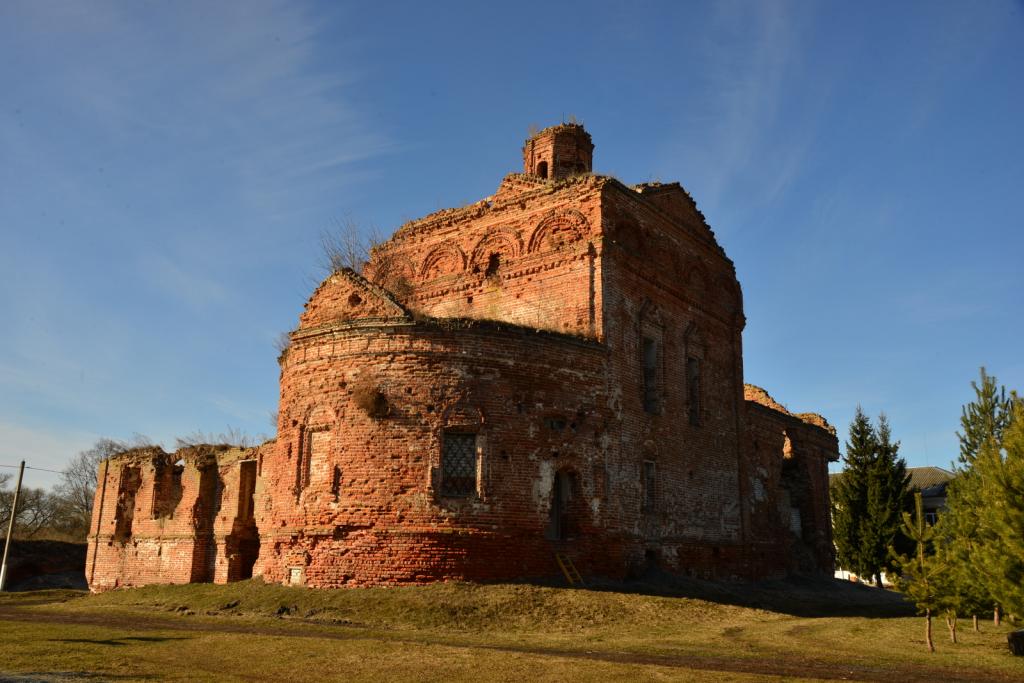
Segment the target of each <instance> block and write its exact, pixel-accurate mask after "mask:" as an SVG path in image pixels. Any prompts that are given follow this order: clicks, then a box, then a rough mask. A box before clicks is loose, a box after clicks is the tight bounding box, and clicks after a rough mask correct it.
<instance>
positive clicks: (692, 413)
mask: <svg viewBox="0 0 1024 683" xmlns="http://www.w3.org/2000/svg"><path fill="white" fill-rule="evenodd" d="M700 383H701V377H700V359H699V358H692V357H691V358H687V359H686V402H687V408H688V410H689V418H690V424H691V425H693V426H694V427H697V426H700V411H701V405H700V394H701V391H700Z"/></svg>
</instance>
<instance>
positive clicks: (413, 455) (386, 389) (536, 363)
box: [257, 321, 624, 586]
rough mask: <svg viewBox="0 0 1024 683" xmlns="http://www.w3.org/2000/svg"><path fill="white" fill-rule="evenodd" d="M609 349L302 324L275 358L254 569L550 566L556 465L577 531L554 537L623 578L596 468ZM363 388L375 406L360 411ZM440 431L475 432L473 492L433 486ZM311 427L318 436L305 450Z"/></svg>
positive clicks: (400, 574) (351, 573)
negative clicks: (449, 492)
mask: <svg viewBox="0 0 1024 683" xmlns="http://www.w3.org/2000/svg"><path fill="white" fill-rule="evenodd" d="M606 360H607V352H606V350H605V349H603V348H602V347H601V346H600V345H599V344H596V343H594V342H590V341H586V340H583V339H579V338H574V337H567V336H563V335H559V334H553V333H548V332H536V331H533V330H529V329H525V328H521V327H514V326H508V325H498V324H494V323H482V322H474V321H463V322H448V323H432V322H421V323H412V322H411V321H409V322H406V323H405V324H402V325H394V326H390V327H388V326H382V327H378V328H373V329H371V328H367V327H365V326H358V325H355V324H350V325H339V326H336V327H335V328H333V329H331V330H323V329H320V330H316V329H314V330H311V331H310V332H308V333H306V332H303V331H301V330H300V332H298V333H296V334H295V335H293V342H292V345H291V347H290V348H289V349H288V351H287V353H286V354H285V356H284V358H283V361H282V376H281V409H280V413H279V429H278V434H279V436H278V440H277V446H276V453H275V454H274V456H273V460H271V459H270V458H265V459H264V461H263V463H262V469H261V472H260V476H261V482H262V491H261V494H260V496H259V497H258V500H257V505H258V512H257V515H258V525H259V528H260V532H261V536H262V546H261V556H260V561H259V565H258V568H257V572H258V573H262V574H263V576H264V578H265V579H266V580H269V581H288V580H289V576H290V574H289V572H290V570H291V569H292V568H296V569H297V570H298V571H299V572H301V577H302V578H301V580H302V582H303V583H306V584H308V585H316V586H341V585H368V584H375V583H398V582H419V581H430V580H437V579H442V578H467V579H498V578H504V579H510V578H516V577H522V576H540V575H549V574H552V573H554V572H556V571H557V569H556V567H555V565H554V557H553V547H554V546H553V544H552V543H551V542H548V541H546V540H545V538H544V530H545V526H546V524H547V522H548V514H549V510H550V505H551V487H552V483H551V482H552V476H553V474H554V473H555V472H556V471H557V470H570V471H572V472H573V473H574V475H575V477H576V482H575V485H576V490H574V491H573V499H574V501H575V503H576V504H575V506H574V507H573V509H572V512H573V515H574V519H573V520H572V525H573V530H572V533H573V536H574V537H575V538H576V539H578V540H577V541H575V542H570V543H568V544H560V545H561V546H566V547H567V548H568V550H570V551H571V554H573V555H575V556H576V558H577V561H578V562H579V563H580V564H581V565H582V566H583V567H587V568H588V569H589V568H593V569H594V570H598V569H600V570H601V571H603V572H606V573H612V574H621V573H622V572H623V567H624V562H623V560H622V559H621V557H620V555H621V554H622V550H621V547H622V545H623V540H622V539H621V538H620V536H622V534H623V530H624V524H623V521H622V519H620V515H621V512H620V511H619V510H618V508H617V507H615V506H611V505H609V503H610V501H608V500H607V496H608V491H607V488H606V482H605V477H604V471H605V463H606V462H607V461H608V460H609V459H610V458H611V457H612V454H611V453H610V445H609V441H608V438H607V434H608V432H609V429H610V422H611V421H612V419H613V418H612V417H611V414H610V412H609V410H608V407H607V396H606V389H607V380H606V375H605V371H606ZM367 386H369V387H372V388H373V389H374V390H378V391H380V392H381V394H382V395H383V396H384V397H385V398H386V403H387V411H386V414H384V415H377V416H373V415H370V414H368V413H367V411H366V410H364V409H363V408H361V407H360V406H359V400H358V392H359V391H361V390H363V389H364V388H365V387H367ZM445 429H454V430H458V431H462V432H471V433H475V434H476V435H477V442H476V443H477V447H478V449H479V458H480V462H479V468H480V469H479V475H478V477H479V480H478V488H477V490H476V492H474V493H473V494H472V495H470V496H468V497H466V498H446V497H444V496H443V495H442V494H441V490H440V482H439V470H440V464H441V463H440V457H441V450H442V439H443V434H444V430H445ZM311 432H312V433H315V434H320V433H324V432H326V434H327V435H328V436H327V437H326V438H324V439H323V440H322V441H320V442H319V443H320V444H321V448H320V450H316V448H314V449H313V452H312V453H310V452H309V448H310V444H311V442H310V440H309V437H308V436H307V435H308V434H309V433H311ZM310 455H312V456H313V459H312V460H311V461H310V462H309V466H308V467H309V475H308V477H305V476H304V475H303V472H304V468H305V467H306V465H305V458H307V457H309V456H310ZM335 467H337V468H338V471H339V472H340V486H339V487H338V491H337V494H335V493H334V492H333V491H332V483H333V481H334V478H335V475H334V471H335ZM555 545H559V544H557V543H556V544H555Z"/></svg>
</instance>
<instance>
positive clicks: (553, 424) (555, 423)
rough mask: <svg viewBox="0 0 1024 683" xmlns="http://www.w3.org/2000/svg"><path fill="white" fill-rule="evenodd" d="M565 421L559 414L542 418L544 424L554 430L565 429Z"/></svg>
mask: <svg viewBox="0 0 1024 683" xmlns="http://www.w3.org/2000/svg"><path fill="white" fill-rule="evenodd" d="M565 422H566V421H565V418H564V417H560V416H553V417H546V418H544V426H545V427H547V428H548V429H550V430H552V431H555V432H560V431H562V430H563V429H565Z"/></svg>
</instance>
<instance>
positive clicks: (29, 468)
mask: <svg viewBox="0 0 1024 683" xmlns="http://www.w3.org/2000/svg"><path fill="white" fill-rule="evenodd" d="M0 467H9V468H11V469H12V470H16V469H18V467H19V466H18V465H0ZM25 469H26V470H39V471H40V472H53V473H54V474H64V473H63V472H62V471H60V470H48V469H46V468H45V467H30V466H29V465H25Z"/></svg>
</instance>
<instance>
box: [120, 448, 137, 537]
mask: <svg viewBox="0 0 1024 683" xmlns="http://www.w3.org/2000/svg"><path fill="white" fill-rule="evenodd" d="M141 485H142V470H141V469H140V468H138V467H128V466H124V467H122V468H121V482H120V484H119V485H118V489H117V509H116V511H115V512H114V539H115V540H118V541H126V540H128V539H129V538H131V536H132V520H133V519H134V517H135V494H136V493H138V491H139V486H141Z"/></svg>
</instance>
